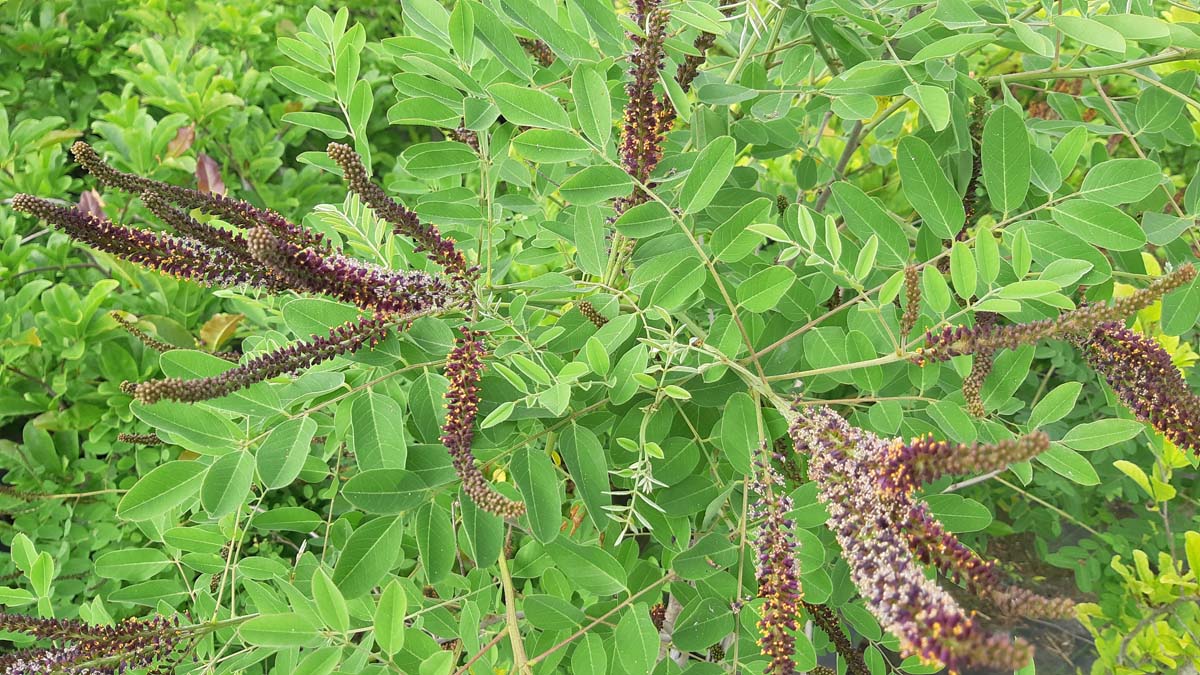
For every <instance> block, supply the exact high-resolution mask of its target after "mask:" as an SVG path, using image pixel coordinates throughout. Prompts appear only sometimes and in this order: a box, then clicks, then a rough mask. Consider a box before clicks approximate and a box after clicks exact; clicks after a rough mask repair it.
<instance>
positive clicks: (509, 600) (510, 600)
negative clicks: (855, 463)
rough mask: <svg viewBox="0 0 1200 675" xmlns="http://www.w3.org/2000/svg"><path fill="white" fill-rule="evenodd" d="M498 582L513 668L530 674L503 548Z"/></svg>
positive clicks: (515, 600) (530, 670) (514, 592)
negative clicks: (501, 594) (501, 587)
mask: <svg viewBox="0 0 1200 675" xmlns="http://www.w3.org/2000/svg"><path fill="white" fill-rule="evenodd" d="M500 583H501V584H503V586H504V613H505V616H506V618H507V626H506V627H507V629H508V638H509V640H510V641H512V650H513V668H514V669H515V670H516V671H517V672H518V673H520V674H521V675H532V673H533V670H532V669H531V668H530V666H531V665H532V664H530V662H529V657H528V656H526V655H525V643H523V642H522V641H521V627H520V626H519V625H518V623H517V593H516V591H515V590H513V583H512V575H511V574H509V573H508V556H507V554H505V552H504V550H503V548H501V550H500Z"/></svg>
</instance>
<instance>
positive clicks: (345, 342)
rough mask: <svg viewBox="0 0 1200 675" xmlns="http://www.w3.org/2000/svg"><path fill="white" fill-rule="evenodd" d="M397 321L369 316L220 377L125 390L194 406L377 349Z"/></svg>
mask: <svg viewBox="0 0 1200 675" xmlns="http://www.w3.org/2000/svg"><path fill="white" fill-rule="evenodd" d="M396 320H397V319H395V318H391V317H387V316H384V315H375V316H365V317H362V318H360V319H358V320H357V321H350V322H347V323H344V324H342V325H340V326H337V327H336V328H334V329H333V330H331V331H330V332H329V334H328V335H326V336H320V337H318V336H316V335H314V336H312V338H311V339H310V340H308V341H303V342H295V343H292V344H290V345H288V346H286V347H283V348H281V349H279V350H276V351H273V352H269V353H267V354H263V355H262V356H256V357H254V358H252V359H250V360H249V361H247V362H246V363H243V364H242V365H240V366H238V367H236V368H233V369H231V370H227V371H225V372H223V373H221V374H220V375H214V376H212V377H203V378H199V379H194V380H184V379H180V378H177V377H167V378H163V379H159V380H148V381H146V382H141V383H131V382H126V383H124V384H123V385H121V388H122V390H124V391H125V392H126V393H128V394H131V395H133V397H134V398H136V399H137V400H139V401H141V402H142V403H154V402H156V401H162V400H171V401H182V402H185V403H190V402H194V401H207V400H209V399H213V398H220V397H221V396H225V395H227V394H231V393H233V392H235V391H238V390H240V389H245V388H246V387H249V386H250V385H252V384H257V383H259V382H262V381H264V380H268V379H270V378H272V377H277V376H279V375H284V374H287V373H294V372H296V371H299V370H303V369H305V368H309V367H311V366H314V365H316V364H318V363H321V362H322V361H328V360H329V359H332V358H333V357H335V356H341V355H342V354H350V353H353V352H356V351H358V350H359V349H362V348H363V347H366V346H372V347H374V346H375V345H377V344H379V342H380V341H381V340H383V339H384V338H385V337H387V332H388V324H389V323H393V322H395V321H396Z"/></svg>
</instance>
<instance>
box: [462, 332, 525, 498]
mask: <svg viewBox="0 0 1200 675" xmlns="http://www.w3.org/2000/svg"><path fill="white" fill-rule="evenodd" d="M483 355H484V347H483V339H482V334H481V333H478V332H475V331H472V330H469V329H466V328H464V329H462V335H461V336H459V337H458V338H457V339H456V340H455V343H454V349H453V350H451V352H450V356H449V357H448V358H447V359H446V378H447V379H448V380H450V387H449V389H448V390H447V391H446V423H445V425H444V426H443V427H442V444H443V445H445V446H446V449H447V450H449V451H450V459H451V460H452V461H453V464H454V470H455V472H456V473H457V474H458V477H459V479H461V480H462V485H463V492H466V493H467V496H468V497H470V499H471V501H472V502H474V503H475V505H476V506H478V507H479V508H481V509H483V510H485V511H489V512H491V513H495V514H497V515H499V516H503V517H506V518H516V517H518V516H520V515H521V514H522V513H525V504H524V503H522V502H516V501H513V500H511V499H509V498H508V497H505V496H504V495H502V494H500V493H499V492H496V490H495V489H494V488H493V487H492V486H491V484H490V483H488V481H487V478H485V477H484V475H483V472H482V471H480V470H479V466H478V465H477V463H476V461H475V455H474V454H473V453H472V452H471V443H472V441H473V440H474V438H475V417H476V415H478V413H479V377H480V374H481V373H482V372H483Z"/></svg>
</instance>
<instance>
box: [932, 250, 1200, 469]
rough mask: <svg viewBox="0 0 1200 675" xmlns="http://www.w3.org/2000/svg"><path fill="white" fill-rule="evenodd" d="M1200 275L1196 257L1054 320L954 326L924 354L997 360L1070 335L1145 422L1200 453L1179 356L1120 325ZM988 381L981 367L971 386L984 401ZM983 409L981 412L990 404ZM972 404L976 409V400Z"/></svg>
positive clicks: (1196, 402) (1197, 409) (1196, 410)
mask: <svg viewBox="0 0 1200 675" xmlns="http://www.w3.org/2000/svg"><path fill="white" fill-rule="evenodd" d="M1195 278H1196V268H1195V267H1194V266H1192V265H1191V264H1190V263H1189V264H1186V265H1182V266H1180V267H1179V268H1178V269H1176V270H1175V271H1174V272H1172V273H1170V274H1167V275H1165V276H1162V277H1159V278H1158V279H1155V280H1154V282H1153V283H1151V284H1150V285H1149V286H1147V287H1146V288H1143V289H1140V290H1138V291H1136V292H1135V293H1133V294H1132V295H1129V296H1126V297H1123V298H1120V299H1118V300H1116V301H1115V302H1114V303H1112V304H1111V305H1092V306H1087V307H1081V308H1079V309H1076V310H1073V311H1070V312H1065V313H1063V314H1062V315H1060V316H1058V317H1057V318H1054V319H1044V320H1041V321H1033V322H1029V323H1022V324H1013V325H999V324H997V323H996V322H994V321H992V320H987V321H980V322H979V323H978V324H977V325H976V326H975V327H974V328H968V327H964V326H959V327H956V328H950V327H946V328H945V329H944V330H942V332H941V333H937V334H934V333H926V336H925V346H924V347H923V348H920V349H918V350H917V359H918V361H919V362H920V363H925V362H927V361H940V360H946V359H949V358H951V357H954V356H959V355H963V354H974V355H975V358H976V360H977V363H978V362H979V360H980V359H984V360H986V361H988V362H990V359H991V355H992V354H993V353H994V352H995V351H996V350H999V349H1001V348H1010V349H1011V348H1015V347H1018V346H1020V345H1025V344H1033V343H1036V342H1038V341H1040V340H1043V339H1050V338H1053V339H1062V340H1067V341H1070V342H1072V343H1073V344H1075V345H1076V347H1078V348H1079V349H1080V350H1081V351H1082V352H1083V355H1084V358H1085V360H1086V361H1087V362H1088V364H1090V365H1091V366H1092V368H1093V369H1095V370H1096V371H1097V372H1098V373H1100V375H1101V376H1103V377H1104V379H1105V380H1106V381H1107V382H1108V384H1109V385H1110V386H1111V387H1112V388H1113V391H1114V392H1115V393H1116V395H1117V398H1118V399H1120V401H1121V402H1122V403H1123V404H1124V405H1125V406H1127V407H1128V408H1129V409H1130V410H1131V411H1132V412H1133V413H1134V415H1136V416H1137V418H1138V419H1139V420H1141V421H1143V422H1147V423H1149V424H1150V425H1151V426H1152V427H1154V428H1155V429H1156V430H1158V431H1159V432H1160V433H1162V434H1163V435H1164V436H1166V437H1167V438H1168V439H1169V440H1170V441H1171V442H1173V443H1175V444H1176V445H1178V446H1180V447H1186V448H1190V449H1191V450H1192V451H1194V452H1196V453H1200V397H1197V396H1196V395H1195V394H1193V393H1192V392H1191V391H1190V390H1189V389H1188V387H1187V384H1186V382H1184V380H1183V377H1182V375H1181V374H1180V372H1179V369H1178V368H1176V367H1175V365H1174V364H1173V363H1172V362H1171V355H1170V354H1168V353H1167V352H1166V350H1165V349H1163V348H1162V346H1161V345H1159V344H1158V343H1157V342H1156V341H1154V340H1152V339H1150V338H1147V337H1145V336H1143V335H1139V334H1137V333H1135V332H1133V331H1132V330H1129V329H1128V328H1125V327H1124V326H1123V325H1121V324H1119V323H1117V321H1119V320H1121V319H1123V318H1124V317H1126V316H1129V315H1131V314H1133V313H1134V312H1137V311H1139V310H1141V309H1144V308H1146V307H1149V306H1150V305H1151V304H1153V303H1154V302H1155V301H1157V300H1158V299H1159V298H1161V297H1162V296H1163V295H1165V294H1167V293H1169V292H1171V291H1173V290H1175V289H1176V288H1179V287H1180V286H1182V285H1184V284H1186V283H1189V282H1191V281H1192V280H1193V279H1195ZM988 318H989V319H990V318H991V317H990V315H989V316H988ZM984 376H986V371H984ZM982 383H983V376H979V375H977V374H976V372H975V370H974V369H973V370H972V374H971V376H970V377H969V378H968V380H967V381H966V382H965V383H964V391H965V392H966V393H968V394H971V393H974V394H975V396H974V398H975V399H978V390H979V388H980V387H981V386H982ZM970 400H971V397H970V396H968V402H969V403H970ZM978 407H979V408H980V411H981V408H982V406H981V405H979V406H978ZM972 408H973V411H975V410H974V408H975V405H972Z"/></svg>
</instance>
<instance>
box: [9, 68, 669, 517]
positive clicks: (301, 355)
mask: <svg viewBox="0 0 1200 675" xmlns="http://www.w3.org/2000/svg"><path fill="white" fill-rule="evenodd" d="M660 49H661V45H660ZM72 151H73V152H74V154H75V157H76V159H77V160H78V161H79V163H80V164H82V165H83V166H84V167H85V168H86V169H87V170H88V171H89V172H90V173H91V174H92V175H94V176H95V177H96V178H97V179H98V180H99V181H100V182H101V183H102V184H104V185H105V186H108V187H111V188H115V189H119V190H124V191H127V192H132V193H135V194H137V195H139V197H140V198H141V199H142V201H143V202H144V203H145V204H146V206H147V208H148V209H150V211H151V212H153V213H154V214H155V215H157V216H158V217H159V218H160V219H161V220H162V221H163V222H164V223H166V224H167V225H168V226H170V227H171V228H172V229H173V230H174V232H175V234H165V233H161V232H153V231H149V230H140V229H136V228H130V227H124V226H120V225H116V224H114V223H112V222H110V221H108V220H107V219H104V218H97V217H94V216H91V215H88V214H86V213H83V212H82V211H79V210H76V209H69V208H64V207H61V206H58V205H56V204H54V203H52V202H49V201H47V200H44V199H38V198H36V197H31V196H29V195H17V196H16V197H15V198H14V199H13V205H14V207H15V208H17V209H18V210H21V211H25V212H27V213H30V214H32V215H34V216H37V217H39V218H41V219H43V220H46V221H48V222H50V223H51V224H53V225H55V226H57V227H59V228H61V229H63V230H65V231H66V232H67V233H68V234H70V235H71V236H72V237H74V238H76V239H78V240H80V241H81V242H83V243H86V244H88V245H91V246H93V247H95V248H98V249H100V250H103V251H106V252H108V253H111V254H113V255H115V256H117V257H120V258H122V259H125V260H128V261H130V262H134V263H138V264H141V265H143V266H145V267H148V268H150V269H153V270H157V271H160V272H165V273H168V274H172V275H175V276H177V277H183V278H187V279H191V280H193V281H198V282H200V283H204V284H210V285H222V286H233V285H244V284H249V285H253V286H257V287H260V288H262V289H264V290H268V291H273V292H278V291H284V290H292V291H296V292H311V293H320V294H324V295H329V296H332V297H335V298H338V299H341V300H344V301H347V302H350V303H353V304H354V305H356V306H358V307H359V308H360V309H363V310H367V311H368V312H370V314H366V315H363V316H361V317H359V318H358V319H356V320H354V321H349V322H347V323H345V324H342V325H340V326H336V327H334V328H332V329H331V330H330V331H329V333H328V334H327V335H313V336H312V337H311V338H310V339H308V340H303V341H299V342H295V343H292V344H290V345H287V346H285V347H282V348H280V349H278V350H275V351H272V352H268V353H266V354H262V355H259V356H256V357H254V358H252V359H249V360H248V361H246V362H245V363H242V364H240V365H238V366H236V367H234V368H232V369H230V370H227V371H225V372H223V373H221V374H219V375H215V376H212V377H205V378H199V379H191V380H184V379H180V378H173V377H168V378H162V379H157V380H149V381H146V382H140V383H131V382H126V383H123V384H122V385H121V387H122V390H123V391H125V392H126V393H129V394H131V395H133V396H134V397H135V398H136V399H137V400H139V401H141V402H143V403H154V402H156V401H161V400H174V401H181V402H194V401H203V400H208V399H212V398H218V397H221V396H225V395H227V394H230V393H233V392H235V391H238V390H240V389H243V388H246V387H249V386H250V385H252V384H255V383H258V382H262V381H264V380H267V379H269V378H272V377H276V376H279V375H284V374H288V373H295V372H298V371H300V370H303V369H305V368H309V367H311V366H313V365H316V364H318V363H321V362H323V361H327V360H329V359H332V358H334V357H336V356H340V355H344V354H350V353H353V352H355V351H358V350H359V349H362V348H364V347H368V346H371V347H373V346H375V345H376V344H378V343H379V342H380V341H381V340H383V339H384V338H385V337H387V334H388V331H389V329H390V328H392V327H403V326H405V325H406V324H408V323H410V322H411V321H412V319H413V318H415V317H416V316H417V315H421V314H426V313H430V312H436V311H440V310H443V309H447V308H449V307H451V306H453V305H455V304H460V305H465V306H469V305H470V304H471V302H472V297H471V292H472V282H473V281H474V279H475V277H476V275H477V271H478V270H477V268H475V267H473V266H471V265H469V264H468V263H467V260H466V258H465V256H463V254H462V252H461V251H459V250H458V249H457V248H455V246H454V242H453V241H452V240H451V239H448V238H446V237H443V236H442V235H441V233H440V232H439V231H438V229H437V227H435V226H433V225H430V224H428V223H422V222H421V220H420V219H419V218H418V217H417V214H416V213H415V212H413V211H411V210H410V209H408V208H406V207H405V206H403V205H402V204H400V203H399V202H396V201H395V200H393V199H392V198H390V197H388V196H387V195H386V194H385V193H384V192H383V190H382V189H381V188H380V187H379V186H378V185H376V184H375V183H374V182H372V181H371V179H370V177H369V175H368V173H367V168H366V166H365V165H364V164H363V162H362V159H361V158H360V157H359V156H358V154H357V153H355V152H354V150H352V149H351V148H350V147H348V146H345V145H341V144H338V143H331V144H330V145H329V148H328V152H329V156H330V157H331V158H332V159H333V160H334V161H335V162H336V163H337V164H338V165H339V166H340V167H341V169H342V173H343V175H344V177H345V180H346V182H347V184H348V185H349V188H350V190H351V191H352V192H354V193H355V194H357V195H358V196H359V197H360V198H361V199H362V200H363V201H364V202H365V203H366V204H367V205H368V206H369V207H370V208H371V209H372V210H373V211H374V212H375V214H376V216H378V217H379V218H381V219H383V220H385V221H387V222H389V223H391V224H392V226H393V228H394V232H395V233H396V234H398V235H401V236H406V237H408V238H410V239H411V240H412V241H413V242H414V246H415V248H416V250H417V251H420V252H423V253H424V254H425V255H426V257H428V258H429V260H431V261H432V262H434V263H435V264H437V265H439V266H441V268H442V272H443V275H444V277H445V279H447V280H448V281H445V280H443V279H442V278H439V277H436V276H433V275H430V274H426V273H424V272H413V271H396V270H391V269H387V268H385V267H382V266H379V265H372V264H368V263H364V262H362V261H359V260H355V259H353V258H350V257H348V256H346V255H343V254H342V253H341V252H340V251H337V250H335V249H334V247H333V246H331V245H330V244H329V243H328V242H326V241H325V240H324V239H323V238H322V237H321V235H319V234H317V233H314V232H310V231H308V230H306V229H304V228H302V227H299V226H297V225H294V224H292V223H290V222H288V221H287V220H286V219H285V218H284V217H283V216H281V215H279V214H277V213H275V212H274V211H269V210H267V209H261V208H258V207H255V206H253V205H251V204H249V203H247V202H243V201H239V200H235V199H229V198H226V197H224V196H222V195H215V194H208V193H204V192H199V191H196V190H191V189H188V188H182V187H177V186H174V185H169V184H167V183H162V182H159V181H155V180H150V179H148V178H143V177H140V176H136V175H133V174H128V173H124V172H121V171H118V170H116V169H114V168H113V167H111V166H109V165H108V164H106V163H105V162H104V161H103V160H102V159H101V158H100V156H99V155H98V154H97V153H96V152H95V151H94V150H93V149H92V148H91V147H90V146H88V145H87V144H84V143H77V144H76V145H75V147H74V148H72ZM191 209H199V210H200V211H203V212H205V213H207V214H209V215H212V216H216V217H218V218H220V219H222V220H225V221H226V222H228V223H229V224H231V225H233V226H234V227H235V228H238V229H237V230H236V231H230V230H225V229H222V228H219V227H215V226H212V225H209V224H206V223H201V222H199V221H197V220H196V219H195V218H193V217H192V216H191V215H190V214H189V213H188V212H187V211H188V210H191ZM597 316H599V315H597ZM599 318H603V317H599ZM118 322H120V323H121V324H122V325H124V326H125V327H126V328H127V329H128V330H130V332H132V333H133V334H134V335H135V336H137V337H138V338H140V339H142V340H144V341H145V342H146V343H147V344H148V345H150V346H151V347H153V348H156V349H159V348H169V347H170V346H169V345H166V344H165V343H161V342H159V341H157V340H154V339H153V338H151V337H150V336H148V335H146V334H144V333H142V332H141V331H140V330H139V329H138V328H137V327H136V326H134V325H133V324H132V323H130V322H128V321H125V320H124V319H122V318H119V317H118ZM482 359H483V342H482V340H481V339H480V335H479V334H477V333H474V332H471V331H470V330H464V334H463V337H462V339H460V340H459V341H458V344H457V346H456V347H455V349H454V350H453V351H452V352H451V353H450V355H449V358H448V361H447V366H446V375H447V377H448V378H449V379H450V391H449V392H448V393H447V395H446V398H447V415H446V422H445V425H444V426H443V438H442V440H443V442H444V443H445V445H446V448H447V450H448V451H449V453H450V455H451V457H452V458H453V460H454V466H455V469H456V470H457V472H458V475H459V476H460V477H461V478H462V481H463V486H464V490H465V491H466V492H467V494H468V495H469V496H470V498H471V499H472V500H473V501H475V502H476V503H477V504H478V505H479V506H480V507H482V508H484V509H486V510H488V511H491V512H493V513H498V514H501V515H504V516H510V517H516V516H519V515H520V514H521V513H523V512H524V509H525V507H524V504H522V503H520V502H515V501H512V500H510V499H508V498H506V497H504V496H502V495H500V494H499V493H497V492H495V490H493V489H492V487H491V485H490V484H489V483H488V482H487V480H486V479H485V478H484V477H483V474H482V472H481V471H480V470H479V468H478V467H477V466H476V465H475V459H474V457H473V455H472V453H471V441H472V439H473V436H474V424H475V416H476V413H477V410H478V403H479V391H478V382H479V374H480V371H481V370H482V368H483V362H482ZM124 439H125V440H127V441H129V442H137V443H152V442H161V441H160V440H159V439H158V437H157V436H152V435H141V434H127V435H125V436H124Z"/></svg>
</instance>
